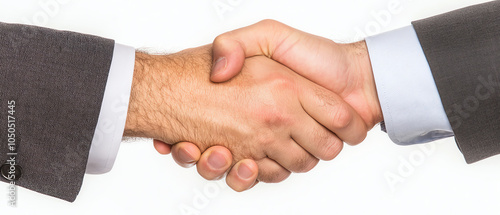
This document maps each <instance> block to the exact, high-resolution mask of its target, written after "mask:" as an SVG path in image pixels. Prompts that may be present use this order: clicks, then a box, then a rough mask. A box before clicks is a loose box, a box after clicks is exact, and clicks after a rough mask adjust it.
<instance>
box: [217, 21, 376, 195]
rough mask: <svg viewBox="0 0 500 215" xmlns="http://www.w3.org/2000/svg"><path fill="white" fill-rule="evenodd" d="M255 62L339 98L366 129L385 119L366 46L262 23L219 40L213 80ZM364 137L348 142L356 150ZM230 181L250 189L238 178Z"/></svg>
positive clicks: (230, 176)
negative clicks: (282, 69) (272, 64)
mask: <svg viewBox="0 0 500 215" xmlns="http://www.w3.org/2000/svg"><path fill="white" fill-rule="evenodd" d="M253 56H266V57H268V58H271V59H273V60H275V61H277V62H279V63H281V64H283V65H285V66H287V67H289V68H290V69H292V70H294V71H295V72H297V73H298V74H300V75H302V76H303V77H305V78H308V79H309V80H311V81H313V82H315V83H317V84H319V85H321V86H323V87H325V88H326V89H329V90H331V91H332V92H334V93H336V94H338V95H340V97H341V98H342V99H344V100H345V101H346V102H347V103H348V104H349V105H350V106H352V107H353V108H354V110H355V111H356V112H357V113H358V114H359V115H360V116H361V118H362V119H363V121H364V124H365V126H366V128H367V129H371V128H372V127H373V126H374V125H375V124H377V123H379V122H380V121H382V119H383V116H382V111H381V108H380V104H379V100H378V97H377V93H376V88H375V82H374V79H373V74H372V69H371V64H370V59H369V56H368V51H367V47H366V44H365V42H364V41H361V42H357V43H353V44H337V43H335V42H333V41H331V40H328V39H326V38H322V37H318V36H315V35H311V34H308V33H305V32H301V31H298V30H296V29H293V28H291V27H289V26H286V25H284V24H282V23H279V22H277V21H273V20H264V21H261V22H259V23H257V24H254V25H252V26H248V27H245V28H241V29H238V30H235V31H232V32H228V33H225V34H222V35H220V36H219V37H217V38H216V39H215V41H214V44H213V60H214V67H213V69H212V72H211V78H210V79H211V80H212V81H213V82H224V81H228V80H229V79H231V78H233V77H234V76H236V75H237V74H238V73H239V72H240V70H241V69H242V68H243V64H244V61H245V59H246V58H248V57H253ZM364 137H365V136H364V135H361V136H360V138H358V139H356V140H355V141H352V140H351V139H346V142H348V143H350V144H357V143H359V142H361V141H362V140H363V138H364ZM349 141H350V142H349ZM227 180H231V181H237V182H241V183H240V184H239V186H243V187H244V186H248V184H245V182H242V180H241V178H238V176H237V175H234V174H233V175H229V176H228V177H227Z"/></svg>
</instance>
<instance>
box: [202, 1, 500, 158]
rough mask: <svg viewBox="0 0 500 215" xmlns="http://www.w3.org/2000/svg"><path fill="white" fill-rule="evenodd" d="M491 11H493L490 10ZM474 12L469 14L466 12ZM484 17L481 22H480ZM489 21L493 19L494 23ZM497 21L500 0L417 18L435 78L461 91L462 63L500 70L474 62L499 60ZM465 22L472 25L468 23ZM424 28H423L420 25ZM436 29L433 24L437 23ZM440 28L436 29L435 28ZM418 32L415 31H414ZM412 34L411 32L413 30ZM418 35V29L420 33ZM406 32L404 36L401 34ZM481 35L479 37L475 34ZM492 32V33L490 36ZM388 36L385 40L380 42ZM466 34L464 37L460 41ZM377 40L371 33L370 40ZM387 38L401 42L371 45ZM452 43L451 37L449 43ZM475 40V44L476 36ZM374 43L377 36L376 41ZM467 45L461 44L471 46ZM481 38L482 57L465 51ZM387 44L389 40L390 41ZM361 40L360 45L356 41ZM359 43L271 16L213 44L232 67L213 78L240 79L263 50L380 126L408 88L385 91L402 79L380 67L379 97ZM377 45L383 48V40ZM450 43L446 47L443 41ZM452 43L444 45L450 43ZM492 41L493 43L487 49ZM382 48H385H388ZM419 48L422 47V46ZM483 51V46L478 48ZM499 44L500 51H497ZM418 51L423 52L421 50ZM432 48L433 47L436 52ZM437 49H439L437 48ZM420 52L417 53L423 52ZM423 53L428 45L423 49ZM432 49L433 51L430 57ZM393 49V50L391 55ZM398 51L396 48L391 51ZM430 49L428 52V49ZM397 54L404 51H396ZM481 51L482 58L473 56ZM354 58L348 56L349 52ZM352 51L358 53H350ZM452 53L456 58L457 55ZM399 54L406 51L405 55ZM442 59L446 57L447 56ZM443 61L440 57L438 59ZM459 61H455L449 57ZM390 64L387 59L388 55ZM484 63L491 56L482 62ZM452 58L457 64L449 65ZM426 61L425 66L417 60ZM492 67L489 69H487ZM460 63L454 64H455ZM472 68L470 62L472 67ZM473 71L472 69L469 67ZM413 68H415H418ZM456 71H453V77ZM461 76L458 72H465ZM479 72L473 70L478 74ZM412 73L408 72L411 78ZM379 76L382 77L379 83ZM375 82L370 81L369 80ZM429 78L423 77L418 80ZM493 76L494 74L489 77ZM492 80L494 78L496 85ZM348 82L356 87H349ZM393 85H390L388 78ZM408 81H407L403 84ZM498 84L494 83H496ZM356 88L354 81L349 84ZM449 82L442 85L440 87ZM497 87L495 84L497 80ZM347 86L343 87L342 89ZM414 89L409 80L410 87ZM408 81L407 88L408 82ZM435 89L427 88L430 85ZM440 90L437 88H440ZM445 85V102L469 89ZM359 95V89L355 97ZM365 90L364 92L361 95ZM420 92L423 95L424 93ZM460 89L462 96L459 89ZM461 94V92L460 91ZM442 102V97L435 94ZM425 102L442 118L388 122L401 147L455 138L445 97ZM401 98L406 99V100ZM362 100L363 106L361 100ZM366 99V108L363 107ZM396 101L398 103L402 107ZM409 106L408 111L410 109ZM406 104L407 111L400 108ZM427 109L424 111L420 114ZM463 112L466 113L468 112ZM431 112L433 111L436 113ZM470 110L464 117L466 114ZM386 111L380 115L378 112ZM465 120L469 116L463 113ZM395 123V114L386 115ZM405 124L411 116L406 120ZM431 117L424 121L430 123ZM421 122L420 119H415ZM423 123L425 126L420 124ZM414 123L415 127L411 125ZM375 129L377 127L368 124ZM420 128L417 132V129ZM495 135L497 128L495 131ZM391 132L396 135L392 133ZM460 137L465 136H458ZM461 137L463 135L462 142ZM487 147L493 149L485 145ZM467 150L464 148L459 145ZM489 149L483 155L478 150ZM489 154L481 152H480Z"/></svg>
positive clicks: (494, 65) (216, 71) (374, 59)
mask: <svg viewBox="0 0 500 215" xmlns="http://www.w3.org/2000/svg"><path fill="white" fill-rule="evenodd" d="M485 13H486V14H487V15H486V16H485V15H484V14H485ZM466 14H467V15H466ZM450 20H453V21H452V23H453V22H460V23H461V24H462V26H461V28H458V29H461V30H459V31H461V32H455V33H453V34H449V33H447V32H450V31H451V32H453V31H452V29H456V28H457V27H456V26H453V25H448V21H450ZM478 20H479V21H478ZM488 20H489V21H488ZM495 20H498V1H495V2H491V3H487V4H484V5H478V6H475V7H471V8H468V9H465V11H459V12H452V13H450V14H447V15H444V16H442V17H439V16H438V17H436V18H431V19H429V20H424V21H422V22H420V23H419V22H417V23H415V25H416V26H415V27H416V30H417V33H418V34H419V36H418V37H419V39H422V38H424V39H427V40H429V41H433V42H434V43H433V42H428V44H433V45H427V49H428V50H426V44H425V42H422V44H423V47H424V51H425V55H426V56H427V59H428V60H429V62H430V67H431V69H432V74H433V75H434V78H436V73H439V74H440V75H441V77H442V78H441V79H442V82H443V83H445V84H446V85H447V87H450V86H455V84H457V83H458V84H457V86H456V87H454V89H459V88H460V87H458V85H460V86H463V84H465V83H463V82H467V81H468V80H470V79H468V78H462V77H460V78H458V79H459V80H457V79H455V81H454V82H453V84H450V83H452V82H450V81H449V77H459V76H460V75H458V76H457V75H455V74H456V71H457V70H456V69H458V68H459V67H460V68H462V69H463V68H464V66H463V64H469V62H472V64H477V66H475V67H474V68H485V67H486V68H488V67H489V69H486V71H496V70H495V69H494V68H497V67H498V65H497V63H498V61H497V60H489V61H488V62H482V61H476V60H475V59H476V58H477V57H482V56H485V55H486V56H490V58H486V59H496V58H498V57H496V58H495V56H496V55H498V53H499V51H498V50H495V49H497V48H498V47H499V46H498V45H497V44H498V42H496V40H498V38H499V37H498V30H497V28H498V27H497V26H498V25H497V24H496V23H497V22H496V21H495ZM463 23H465V24H463ZM467 23H470V24H467ZM472 23H474V24H476V25H477V24H478V23H481V24H479V25H477V28H479V29H475V30H477V32H479V34H481V33H484V34H481V36H478V37H475V36H466V38H467V39H465V40H464V39H463V38H462V36H463V35H467V34H468V32H470V28H468V27H467V26H468V25H472ZM419 25H420V26H419ZM431 26H432V27H431ZM434 30H436V32H434ZM411 31H413V29H411ZM439 31H441V32H442V33H441V36H442V39H441V40H440V39H437V38H439V37H437V38H436V36H435V34H436V33H437V32H439ZM409 32H410V31H409ZM413 34H414V31H413ZM391 35H395V34H394V33H391ZM398 35H400V34H398ZM473 35H476V34H473ZM453 37H455V38H456V40H459V41H456V42H454V41H453V40H449V39H451V38H453ZM485 37H486V38H485ZM380 38H381V39H380ZM460 38H462V39H460ZM369 39H370V40H371V38H369ZM383 39H387V40H390V41H395V40H394V39H399V38H392V39H388V38H387V37H385V38H384V36H380V37H379V39H378V41H377V42H371V44H372V45H371V46H370V47H371V48H373V49H374V50H375V49H380V48H374V47H375V46H376V45H373V44H375V43H379V44H380V41H384V40H383ZM444 40H446V42H443V41H444ZM470 40H472V41H470ZM371 41H375V40H371ZM464 41H465V43H466V44H465V45H464V44H460V43H464ZM477 41H483V43H482V44H483V47H480V48H479V50H480V52H481V53H482V54H478V53H477V52H467V51H466V50H470V46H471V44H472V45H473V46H474V44H477ZM484 41H487V42H488V43H485V42H484ZM384 42H386V41H384ZM356 44H358V45H356ZM359 44H364V42H361V43H354V44H335V43H333V42H331V41H328V40H326V39H324V38H319V37H316V36H314V35H309V34H307V33H304V32H300V31H297V30H295V29H292V28H290V27H288V26H285V25H283V24H281V23H277V22H274V21H264V22H261V23H258V24H256V25H253V26H249V27H246V28H243V29H239V30H236V31H233V32H228V33H226V34H223V35H221V36H219V37H218V38H216V40H215V42H214V58H215V59H223V58H224V59H227V62H228V63H227V64H226V66H224V67H222V69H214V70H213V71H212V73H211V80H212V81H214V82H223V81H226V80H228V79H230V78H231V77H233V76H234V75H235V74H236V73H237V72H238V69H239V68H240V66H241V62H242V59H244V58H245V57H249V56H255V55H264V56H267V57H269V58H272V59H273V60H276V61H278V62H280V63H283V64H284V65H286V66H288V67H290V68H292V69H293V70H294V71H295V72H297V73H299V74H301V75H303V76H304V77H306V78H308V79H310V80H312V81H314V82H316V83H318V84H320V85H322V86H324V87H325V88H328V89H330V90H332V91H333V92H335V93H339V94H340V95H341V96H342V98H343V99H345V100H346V101H347V102H348V103H349V104H350V105H351V106H353V107H354V108H355V109H356V110H357V111H358V113H359V114H360V115H361V116H363V119H365V123H366V124H367V125H374V124H375V123H377V122H380V121H381V120H382V118H381V116H382V111H380V109H381V108H380V104H379V103H382V107H384V106H385V105H387V107H389V106H392V107H394V103H392V104H390V105H388V104H387V103H388V102H389V101H388V100H386V99H387V98H386V95H385V94H387V92H394V91H401V90H402V92H407V91H404V89H399V88H394V87H395V86H396V87H397V86H399V87H401V86H402V85H397V84H394V85H393V86H392V87H390V89H385V90H384V89H382V88H383V84H381V83H382V82H383V81H381V80H383V79H384V78H380V77H385V79H386V80H394V81H396V82H399V81H403V80H399V79H397V78H394V77H388V75H387V74H385V73H387V71H384V70H380V69H377V68H374V69H377V70H380V71H377V70H375V71H373V72H375V74H376V76H377V73H378V76H379V78H375V80H376V81H377V90H378V91H379V95H378V96H379V97H380V96H381V97H380V102H379V101H378V100H379V98H378V97H377V93H376V91H375V80H374V79H373V74H372V73H373V72H372V67H371V66H370V59H369V58H368V51H367V49H366V48H359V47H364V45H359ZM379 44H377V45H379ZM443 44H444V45H443ZM443 46H445V47H443ZM484 46H488V47H484ZM382 48H383V47H382ZM417 48H418V47H417ZM475 48H476V47H475ZM460 49H462V50H464V51H463V52H456V51H457V50H460ZM492 49H494V50H492ZM416 50H417V49H416ZM429 50H431V51H429ZM436 50H437V51H436ZM417 51H418V50H417ZM420 52H422V50H420ZM449 52H453V53H454V55H449V54H446V53H449ZM352 53H357V54H355V55H352ZM384 53H385V52H377V53H375V51H374V52H373V53H370V54H371V55H372V56H371V57H372V59H371V60H372V62H371V63H372V65H373V66H374V67H379V66H378V65H380V64H378V63H379V60H378V59H382V58H384V57H386V55H383V54H384ZM429 53H431V54H429ZM465 53H468V54H469V55H471V56H470V57H468V58H465V59H468V60H464V58H463V56H465V55H466V54H465ZM386 54H387V53H386ZM391 54H394V53H390V54H389V55H391ZM422 54H423V53H422ZM395 55H397V54H395ZM430 55H433V56H435V57H432V58H433V59H429V56H430ZM472 55H475V56H472ZM346 56H348V57H346ZM349 56H351V57H349ZM450 56H453V57H450ZM399 57H400V56H399ZM443 58H444V59H445V60H443ZM435 59H436V60H435ZM450 59H452V61H450ZM413 60H414V59H406V61H404V62H401V61H399V60H395V61H394V62H393V64H396V65H400V66H399V67H397V66H387V67H384V66H382V67H379V68H386V69H387V68H389V69H394V68H406V67H407V66H408V65H407V64H405V63H408V62H410V63H415V62H412V61H413ZM446 60H448V62H446V63H448V64H449V65H450V68H456V69H455V70H454V69H450V68H447V67H442V66H441V64H440V63H442V62H444V61H446ZM386 61H387V60H386ZM432 61H436V62H437V63H436V64H437V65H435V66H433V63H432ZM483 61H484V59H483ZM450 62H451V63H450ZM417 64H419V63H417ZM485 65H486V66H485ZM425 66H427V65H426V63H424V67H425ZM451 66H453V67H451ZM465 68H467V67H465ZM469 68H470V67H469ZM412 69H413V68H412ZM442 69H446V70H447V72H442ZM404 70H405V69H403V71H401V70H397V71H394V72H403V73H404V72H408V71H404ZM417 72H423V73H425V71H417ZM450 73H454V74H450ZM462 73H470V72H469V71H463V72H462ZM462 73H458V74H462ZM472 75H474V73H472ZM421 77H427V75H424V76H421ZM405 78H406V77H405ZM377 79H378V80H377ZM367 80H368V81H367ZM419 80H422V79H419ZM485 80H487V78H486V79H485ZM424 81H425V82H426V83H429V80H428V79H427V78H424ZM436 82H437V83H436V84H437V85H438V88H440V87H439V86H440V84H439V82H440V80H438V79H437V80H436ZM491 82H492V81H491V80H490V83H491ZM345 83H349V84H345ZM386 83H389V82H386ZM403 83H404V81H403ZM494 84H495V83H494ZM349 85H350V86H349ZM441 85H443V84H441ZM490 85H491V84H490ZM490 85H487V86H483V85H478V84H476V85H473V87H477V86H482V87H483V88H482V89H485V88H487V89H491V87H490V88H488V87H489V86H490ZM339 86H340V87H339ZM406 86H407V85H406ZM406 86H404V87H406ZM428 86H430V87H431V88H434V89H435V86H434V85H433V84H432V83H431V84H428ZM426 90H428V89H426ZM474 90H475V91H478V90H477V89H475V88H474V89H470V90H469V91H474ZM434 91H435V90H434ZM442 91H443V90H441V89H440V90H439V92H440V96H441V99H443V101H444V100H447V99H446V98H443V97H450V98H457V96H453V95H464V93H460V92H458V91H456V90H449V89H448V90H446V91H447V92H449V93H451V94H453V95H446V96H444V94H443V93H442ZM356 92H358V93H357V94H356ZM359 92H361V93H359ZM417 92H418V93H423V92H419V91H417ZM457 92H458V93H457ZM398 93H399V94H401V92H396V93H392V94H398ZM427 93H429V94H428V95H429V96H430V97H432V98H434V97H435V96H436V95H437V94H436V92H432V91H429V92H427ZM406 96H412V95H411V94H407V95H406ZM416 97H417V98H419V99H421V98H422V96H416ZM458 97H461V96H458ZM396 99H397V97H395V98H394V99H392V101H395V100H396ZM465 99H466V98H463V97H462V98H461V100H460V99H459V101H461V102H463V101H465ZM436 100H437V99H436ZM418 101H419V100H412V102H417V105H421V107H420V108H419V110H424V111H425V110H426V109H427V110H429V109H430V110H432V112H433V114H434V115H435V116H436V118H431V119H429V120H422V118H420V119H416V117H413V118H412V116H410V117H401V116H402V115H399V117H396V118H394V119H390V120H391V121H392V122H397V124H400V125H401V124H402V125H407V126H406V127H403V128H401V127H397V126H394V125H393V124H391V125H389V126H391V127H388V128H387V129H388V130H390V129H393V130H395V129H397V131H396V132H395V133H396V135H395V134H394V133H393V135H394V136H399V137H402V138H403V139H404V141H401V140H403V139H400V138H393V136H391V138H393V140H395V141H396V142H398V143H401V144H408V143H419V142H427V141H431V140H435V139H439V138H444V137H448V136H450V135H452V134H453V133H452V132H451V129H450V126H449V123H448V121H447V120H448V119H446V118H445V117H444V114H443V113H444V111H443V110H442V105H441V103H440V101H433V102H428V101H423V102H420V103H419V102H418ZM400 103H401V102H400ZM443 103H444V106H445V109H446V108H447V107H448V108H447V109H450V107H451V108H455V112H456V104H457V103H453V104H446V103H447V102H443ZM360 104H361V105H360ZM363 104H364V105H363ZM369 104H374V105H369ZM395 106H398V105H397V104H396V105H395ZM407 106H410V105H409V104H403V105H399V106H398V108H399V109H400V110H401V111H405V110H406V111H410V109H408V107H407ZM497 106H498V105H487V106H485V108H487V109H488V111H486V110H485V111H486V113H490V112H491V111H493V112H495V113H498V111H496V110H495V108H492V107H497ZM405 107H406V108H407V109H404V108H405ZM401 108H403V109H401ZM411 111H414V110H413V108H411ZM452 111H453V110H449V111H447V113H448V117H449V120H450V122H452V123H453V122H454V121H457V119H459V120H462V119H461V117H460V116H458V118H457V114H455V115H454V116H451V117H450V112H452ZM393 113H394V108H393V109H392V110H391V109H389V108H386V109H385V110H384V117H391V116H393ZM420 113H422V112H420ZM462 113H463V112H462ZM477 113H485V112H483V111H481V112H479V111H478V112H477ZM431 115H432V114H431ZM462 115H463V114H462ZM377 116H380V117H377ZM469 116H470V115H467V117H466V118H468V117H469ZM491 116H495V114H492V115H487V116H486V117H484V116H483V119H484V120H487V121H494V122H490V124H491V123H496V121H495V120H489V119H491V118H488V117H491ZM462 117H463V116H462ZM409 118H412V119H411V120H408V119H409ZM372 119H377V120H372ZM470 119H472V120H475V118H474V117H471V118H470ZM387 120H389V119H387ZM401 121H406V122H403V123H401ZM423 121H424V122H423ZM415 123H416V124H415ZM419 124H420V126H418V125H419ZM408 125H410V126H409V127H408ZM474 125H475V129H482V128H484V127H485V126H484V125H488V123H485V124H481V125H478V124H477V123H476V124H474ZM369 127H370V126H369ZM489 128H491V129H493V130H495V131H496V129H495V128H496V126H493V127H491V126H490V127H489ZM414 129H415V130H414ZM453 131H454V132H456V129H455V128H454V129H453ZM470 131H471V130H470V129H469V130H468V132H464V133H467V134H470V133H471V132H470ZM492 132H493V131H491V132H487V133H488V135H484V134H485V133H484V132H479V131H477V132H474V133H475V134H476V135H469V136H468V137H467V138H469V140H470V141H468V142H471V141H472V140H477V135H479V136H482V137H483V139H491V140H490V141H493V142H495V140H496V138H491V137H495V135H492V136H491V135H490V134H492ZM493 133H494V132H493ZM390 134H391V132H390ZM458 139H460V138H458ZM458 141H459V140H458ZM460 145H461V144H460V141H459V146H460ZM485 145H486V147H484V146H485ZM497 146H498V144H493V143H492V142H490V143H488V144H482V143H479V144H472V143H469V149H466V150H467V151H469V152H471V153H473V154H475V155H474V156H478V157H483V158H484V156H485V155H487V154H489V155H492V154H495V153H498V151H499V150H497V149H496V147H497ZM460 148H461V149H462V151H463V150H464V147H462V146H460ZM470 150H476V152H472V151H470ZM478 150H479V151H482V152H479V151H478ZM467 154H468V152H464V155H465V157H466V159H467V160H468V161H469V160H474V159H468V158H467V157H468V155H467ZM481 154H482V155H481Z"/></svg>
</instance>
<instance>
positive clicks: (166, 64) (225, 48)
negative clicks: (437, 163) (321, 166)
mask: <svg viewBox="0 0 500 215" xmlns="http://www.w3.org/2000/svg"><path fill="white" fill-rule="evenodd" d="M134 70H135V71H134V78H133V84H132V93H131V98H130V104H129V111H128V115H127V122H126V126H125V132H124V135H125V136H135V137H148V138H154V139H155V140H154V146H155V148H156V150H157V151H158V152H159V153H161V154H168V153H170V152H172V155H173V157H174V159H175V160H176V162H177V163H178V164H179V165H181V166H184V167H188V166H191V165H194V164H197V169H198V172H199V173H200V175H201V176H203V177H204V178H206V179H208V180H214V179H219V178H221V177H222V176H224V175H225V174H226V173H227V177H226V182H227V184H228V185H229V186H230V187H231V188H232V189H234V190H236V191H244V190H247V189H250V188H252V187H253V186H254V185H255V184H256V183H257V182H259V181H262V182H268V183H273V182H280V181H283V180H284V179H286V178H287V177H288V176H289V175H290V174H291V172H307V171H309V170H311V169H312V168H313V167H314V166H315V165H316V164H317V163H318V161H319V160H331V159H333V158H335V157H336V156H337V155H338V154H339V153H340V151H341V150H342V147H343V143H344V142H346V143H348V144H351V145H355V144H358V143H360V142H361V141H363V140H364V138H365V137H366V134H367V131H368V130H369V129H371V128H372V127H373V126H374V125H375V124H377V123H379V122H381V121H382V119H383V117H382V111H381V108H380V104H379V100H378V97H377V93H376V88H375V81H374V77H373V74H372V69H371V64H370V59H369V56H368V50H367V47H366V44H365V42H364V41H363V42H357V43H352V44H337V43H335V42H333V41H331V40H329V39H326V38H322V37H318V36H314V35H311V34H308V33H305V32H301V31H299V30H296V29H293V28H291V27H289V26H286V25H284V24H282V23H279V22H276V21H272V20H265V21H261V22H259V23H257V24H254V25H252V26H248V27H245V28H242V29H238V30H235V31H232V32H228V33H225V34H222V35H220V36H218V37H217V38H216V39H215V41H214V43H213V44H212V45H207V46H202V47H198V48H193V49H188V50H184V51H182V52H179V53H176V54H172V55H149V54H146V53H141V52H137V53H136V62H135V68H134Z"/></svg>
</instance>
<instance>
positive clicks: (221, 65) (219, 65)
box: [210, 57, 227, 77]
mask: <svg viewBox="0 0 500 215" xmlns="http://www.w3.org/2000/svg"><path fill="white" fill-rule="evenodd" d="M226 66H227V59H226V57H220V58H219V59H217V61H215V63H214V65H213V67H212V73H211V75H210V76H211V77H215V76H217V75H219V74H220V73H222V72H224V70H225V69H226Z"/></svg>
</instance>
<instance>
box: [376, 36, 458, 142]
mask: <svg viewBox="0 0 500 215" xmlns="http://www.w3.org/2000/svg"><path fill="white" fill-rule="evenodd" d="M366 43H367V46H368V51H369V54H370V60H371V63H372V68H373V75H374V77H375V83H376V86H377V93H378V97H379V100H380V106H381V107H382V113H383V115H384V122H385V128H386V129H387V133H388V134H389V137H390V138H391V140H392V141H393V142H395V143H397V144H400V145H409V144H416V143H424V142H430V141H433V140H437V139H441V138H445V137H450V136H453V131H452V129H451V126H450V123H449V121H448V118H447V116H446V113H445V111H444V108H443V104H442V103H441V99H440V97H439V92H438V90H437V87H436V84H435V82H434V78H433V77H432V73H431V70H430V67H429V64H428V63H427V59H426V57H425V55H424V52H423V50H422V47H421V45H420V42H419V40H418V37H417V34H416V32H415V30H414V29H413V26H408V27H405V28H401V29H397V30H394V31H390V32H387V33H383V34H380V35H376V36H372V37H368V38H366Z"/></svg>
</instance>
